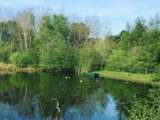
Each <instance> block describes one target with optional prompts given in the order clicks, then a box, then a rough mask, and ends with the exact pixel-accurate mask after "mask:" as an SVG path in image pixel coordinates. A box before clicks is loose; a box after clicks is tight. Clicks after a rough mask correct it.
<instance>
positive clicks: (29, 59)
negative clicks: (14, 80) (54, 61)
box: [10, 51, 37, 67]
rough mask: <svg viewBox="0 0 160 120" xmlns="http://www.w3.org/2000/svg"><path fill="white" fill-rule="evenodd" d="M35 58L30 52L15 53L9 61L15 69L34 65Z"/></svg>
mask: <svg viewBox="0 0 160 120" xmlns="http://www.w3.org/2000/svg"><path fill="white" fill-rule="evenodd" d="M36 59H37V58H36V56H35V54H34V53H33V52H32V51H24V52H15V53H13V54H12V55H11V56H10V61H11V62H12V63H13V64H14V65H16V66H17V67H28V66H33V65H36Z"/></svg>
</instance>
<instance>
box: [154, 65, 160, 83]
mask: <svg viewBox="0 0 160 120" xmlns="http://www.w3.org/2000/svg"><path fill="white" fill-rule="evenodd" d="M154 80H155V81H160V65H158V66H157V67H156V70H155V74H154Z"/></svg>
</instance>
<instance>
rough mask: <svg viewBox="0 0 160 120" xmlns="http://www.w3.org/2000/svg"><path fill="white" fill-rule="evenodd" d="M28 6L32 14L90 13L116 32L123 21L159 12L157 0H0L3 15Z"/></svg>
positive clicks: (147, 16)
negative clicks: (31, 9)
mask: <svg viewBox="0 0 160 120" xmlns="http://www.w3.org/2000/svg"><path fill="white" fill-rule="evenodd" d="M30 8H33V9H34V11H35V13H36V14H39V13H42V12H46V11H53V12H55V13H64V14H65V15H67V16H70V17H71V16H72V17H73V16H76V17H79V18H85V17H91V18H92V17H93V16H94V17H97V18H98V19H99V20H100V22H101V27H104V26H106V25H107V26H109V27H110V29H111V31H112V33H113V34H119V33H120V31H121V30H123V29H125V26H126V23H127V22H128V23H133V22H134V20H135V19H136V18H137V17H144V18H145V19H147V20H148V19H149V18H151V17H153V16H154V15H155V14H158V13H160V0H0V12H1V13H3V14H4V15H8V16H10V14H9V13H11V12H13V11H14V12H15V11H22V10H24V9H30ZM7 12H8V13H7ZM13 14H14V13H13Z"/></svg>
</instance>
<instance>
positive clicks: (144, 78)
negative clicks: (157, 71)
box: [95, 71, 160, 86]
mask: <svg viewBox="0 0 160 120" xmlns="http://www.w3.org/2000/svg"><path fill="white" fill-rule="evenodd" d="M95 73H99V74H100V76H101V77H103V78H109V79H113V80H117V81H118V80H119V81H124V82H133V83H139V84H146V85H154V86H160V82H158V81H154V78H153V74H137V73H128V72H114V71H96V72H95Z"/></svg>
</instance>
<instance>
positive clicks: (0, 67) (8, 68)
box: [0, 63, 41, 74]
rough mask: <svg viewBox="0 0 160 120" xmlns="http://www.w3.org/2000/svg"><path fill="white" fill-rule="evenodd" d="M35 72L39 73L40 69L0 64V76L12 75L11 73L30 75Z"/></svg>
mask: <svg viewBox="0 0 160 120" xmlns="http://www.w3.org/2000/svg"><path fill="white" fill-rule="evenodd" d="M37 71H41V69H40V68H33V67H26V68H18V67H16V66H14V65H12V64H5V63H0V74H12V73H13V72H26V73H32V72H37Z"/></svg>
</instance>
